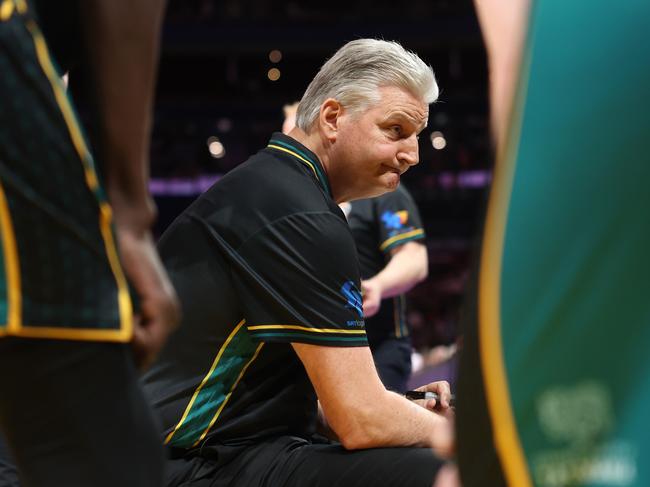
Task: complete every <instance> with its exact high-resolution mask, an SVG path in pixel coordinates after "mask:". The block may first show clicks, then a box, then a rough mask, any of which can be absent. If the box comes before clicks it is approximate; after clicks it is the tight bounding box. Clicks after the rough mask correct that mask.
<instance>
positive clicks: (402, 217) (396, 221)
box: [381, 210, 409, 230]
mask: <svg viewBox="0 0 650 487" xmlns="http://www.w3.org/2000/svg"><path fill="white" fill-rule="evenodd" d="M408 220H409V212H408V211H406V210H402V211H396V212H392V211H385V212H384V213H382V215H381V221H382V222H384V226H385V227H386V228H387V229H389V230H399V229H401V228H402V227H404V225H406V222H408Z"/></svg>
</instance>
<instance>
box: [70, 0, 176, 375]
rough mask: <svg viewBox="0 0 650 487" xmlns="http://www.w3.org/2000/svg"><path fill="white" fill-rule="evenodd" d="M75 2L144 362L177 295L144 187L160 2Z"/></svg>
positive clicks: (172, 316) (170, 319)
mask: <svg viewBox="0 0 650 487" xmlns="http://www.w3.org/2000/svg"><path fill="white" fill-rule="evenodd" d="M79 6H80V9H81V17H82V20H83V26H84V40H85V44H86V47H87V52H86V56H87V65H88V67H89V69H90V73H91V77H92V89H93V90H94V93H93V95H94V96H95V100H96V105H97V109H98V115H99V117H98V118H99V125H100V126H99V147H98V153H99V155H100V157H101V159H102V161H103V163H104V176H105V184H106V190H107V194H108V198H109V201H110V203H111V206H112V208H113V212H114V222H115V229H116V233H117V238H118V245H119V250H120V256H121V259H122V263H123V266H124V269H125V272H126V274H127V277H128V278H129V279H130V281H131V284H132V285H133V286H134V288H135V291H136V292H137V293H138V295H139V299H140V307H141V321H140V323H139V324H136V327H135V346H136V352H137V353H138V355H139V358H140V359H141V361H142V362H145V363H146V362H149V361H150V360H152V358H153V355H154V354H155V353H156V352H157V351H158V350H159V349H160V347H161V346H162V344H163V342H164V340H165V338H166V336H167V334H168V332H169V330H170V329H171V328H172V327H173V326H174V325H175V324H176V322H177V320H178V304H177V299H176V295H175V293H174V290H173V288H172V286H171V284H170V282H169V279H168V278H167V275H166V273H165V271H164V268H163V266H162V264H161V262H160V260H159V258H158V255H157V253H156V251H155V247H154V244H153V239H152V236H151V233H150V227H151V225H152V223H153V221H154V218H155V212H156V210H155V205H154V203H153V200H152V199H151V196H150V195H149V192H148V188H147V182H148V177H149V138H150V133H151V109H152V103H153V97H154V85H155V78H156V67H157V63H158V49H159V41H160V39H159V37H160V26H161V22H162V17H163V10H164V2H163V1H161V0H140V1H137V2H133V1H126V0H84V1H83V2H79Z"/></svg>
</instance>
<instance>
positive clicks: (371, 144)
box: [332, 86, 429, 199]
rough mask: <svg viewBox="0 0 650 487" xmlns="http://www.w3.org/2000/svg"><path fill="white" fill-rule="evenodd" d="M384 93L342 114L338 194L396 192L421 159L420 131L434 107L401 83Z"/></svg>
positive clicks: (337, 160)
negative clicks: (376, 100) (365, 105)
mask: <svg viewBox="0 0 650 487" xmlns="http://www.w3.org/2000/svg"><path fill="white" fill-rule="evenodd" d="M379 92H380V95H381V99H380V101H379V103H377V104H375V105H372V106H370V107H369V108H367V109H366V110H365V111H363V112H360V113H356V114H349V113H348V114H344V115H343V116H342V117H341V119H340V124H339V130H338V135H337V139H336V143H335V144H334V147H333V149H334V150H333V153H332V161H333V162H334V165H333V167H332V171H333V172H334V174H332V176H333V179H334V181H332V183H333V185H334V186H333V189H334V191H335V193H338V194H340V195H346V197H344V198H343V199H358V198H367V197H371V196H378V195H380V194H383V193H385V192H387V191H393V190H395V189H396V188H397V186H398V184H399V180H400V175H401V174H403V173H404V172H405V171H406V170H407V169H408V168H409V167H411V166H413V165H415V164H417V163H418V160H419V154H418V138H417V136H418V134H419V133H420V132H421V131H422V129H424V127H425V126H426V123H427V119H428V117H429V106H428V105H427V104H426V103H425V102H423V101H422V100H419V99H418V98H416V97H415V96H413V95H412V94H411V93H409V92H408V91H406V90H404V89H401V88H398V87H394V86H387V87H382V88H380V90H379ZM335 186H338V187H335ZM337 199H338V198H337Z"/></svg>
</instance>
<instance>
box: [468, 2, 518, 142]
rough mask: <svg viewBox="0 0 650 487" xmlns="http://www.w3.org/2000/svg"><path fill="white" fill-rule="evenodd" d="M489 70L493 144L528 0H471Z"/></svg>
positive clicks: (503, 119)
mask: <svg viewBox="0 0 650 487" xmlns="http://www.w3.org/2000/svg"><path fill="white" fill-rule="evenodd" d="M474 3H475V4H476V12H477V14H478V18H479V22H480V24H481V30H482V32H483V39H484V40H485V47H486V49H487V53H488V68H489V73H490V104H491V126H492V131H493V135H494V138H495V141H496V143H497V147H501V146H502V144H503V137H504V136H505V133H506V129H507V124H508V117H509V115H510V110H511V107H512V102H513V95H514V91H515V88H516V83H517V79H518V78H519V65H520V62H521V54H522V46H523V43H524V37H525V35H526V24H527V23H526V18H527V16H528V12H529V9H530V0H474Z"/></svg>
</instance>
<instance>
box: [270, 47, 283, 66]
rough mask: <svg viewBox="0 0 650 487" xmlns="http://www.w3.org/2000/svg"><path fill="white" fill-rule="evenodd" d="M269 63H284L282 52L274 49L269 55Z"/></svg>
mask: <svg viewBox="0 0 650 487" xmlns="http://www.w3.org/2000/svg"><path fill="white" fill-rule="evenodd" d="M269 61H271V62H272V63H279V62H280V61H282V51H279V50H277V49H273V50H272V51H271V52H270V53H269Z"/></svg>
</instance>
